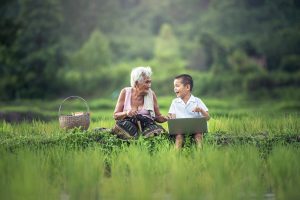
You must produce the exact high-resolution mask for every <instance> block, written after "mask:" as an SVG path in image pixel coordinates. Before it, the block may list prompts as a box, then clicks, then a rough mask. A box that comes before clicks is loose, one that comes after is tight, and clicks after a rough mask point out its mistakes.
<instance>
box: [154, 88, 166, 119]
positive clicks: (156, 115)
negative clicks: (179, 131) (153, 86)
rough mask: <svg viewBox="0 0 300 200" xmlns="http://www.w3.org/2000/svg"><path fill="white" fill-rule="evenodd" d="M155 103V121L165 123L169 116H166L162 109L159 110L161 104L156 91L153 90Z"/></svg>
mask: <svg viewBox="0 0 300 200" xmlns="http://www.w3.org/2000/svg"><path fill="white" fill-rule="evenodd" d="M153 104H154V113H155V121H156V122H159V123H163V122H166V121H167V118H166V117H164V116H163V115H162V114H161V113H160V111H159V106H158V103H157V98H156V95H155V93H154V92H153Z"/></svg>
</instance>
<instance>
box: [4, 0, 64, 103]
mask: <svg viewBox="0 0 300 200" xmlns="http://www.w3.org/2000/svg"><path fill="white" fill-rule="evenodd" d="M19 6H20V12H19V15H18V24H19V25H20V28H19V29H18V31H17V34H16V39H15V42H14V45H13V49H14V59H15V60H16V61H17V62H16V63H14V64H13V65H12V66H10V67H11V68H13V70H12V71H13V72H14V75H15V76H16V78H17V81H16V85H14V86H13V88H11V90H13V91H14V93H13V97H26V98H28V97H38V98H41V97H44V96H46V95H47V94H49V93H55V90H56V89H57V87H59V80H57V79H56V72H57V70H58V68H59V67H60V66H62V64H63V63H62V62H63V59H62V51H61V47H60V46H59V42H60V28H61V27H60V25H61V23H62V20H63V19H62V15H61V8H60V4H59V1H58V0H44V1H36V0H21V1H20V5H19Z"/></svg>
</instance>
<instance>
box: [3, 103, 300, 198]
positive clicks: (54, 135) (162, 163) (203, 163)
mask: <svg viewBox="0 0 300 200" xmlns="http://www.w3.org/2000/svg"><path fill="white" fill-rule="evenodd" d="M171 99H172V98H171V97H165V98H161V99H160V100H159V103H160V105H161V110H162V113H163V114H166V113H167V111H168V103H169V102H170V100H171ZM204 101H205V102H207V103H206V104H207V106H208V107H209V109H210V113H211V116H212V118H211V120H210V121H209V133H208V134H207V135H206V137H205V139H204V141H203V146H204V147H203V149H196V148H195V146H194V145H193V141H192V140H191V139H190V138H188V137H187V138H186V139H185V146H184V148H183V149H182V150H181V151H179V152H178V151H175V150H174V143H173V142H174V141H173V140H171V139H169V138H168V137H167V136H166V135H163V136H160V137H155V138H150V139H144V138H139V139H138V140H135V141H131V142H126V141H122V140H119V139H117V138H116V137H115V136H114V135H112V134H111V133H110V132H109V131H105V132H95V131H93V129H94V128H96V127H107V128H112V127H113V125H114V120H113V119H112V112H113V109H114V108H113V107H114V102H112V101H110V100H93V101H91V106H90V108H91V111H92V120H91V125H90V128H89V130H88V131H80V130H72V131H67V132H66V131H64V130H61V129H60V128H59V123H58V117H57V114H56V111H54V110H56V109H54V108H57V105H56V104H57V103H58V102H59V101H54V102H49V103H44V104H43V103H42V102H39V103H38V105H39V106H40V112H41V113H44V112H43V110H44V108H45V110H46V111H47V112H49V113H50V115H53V118H52V120H51V121H48V122H42V121H32V122H26V121H24V122H20V123H7V122H0V158H1V159H0V198H1V199H186V198H188V199H266V198H268V195H271V196H273V197H274V198H275V199H297V197H299V195H300V192H299V190H298V188H299V186H300V163H299V161H298V160H299V159H298V157H299V153H300V148H299V147H300V146H299V139H300V137H299V135H300V134H299V130H300V125H299V110H298V107H297V104H296V103H295V102H294V101H289V102H268V103H261V102H260V103H259V105H260V106H258V103H257V102H252V103H251V102H250V103H249V102H243V101H238V100H235V101H234V102H232V101H229V100H222V101H220V100H217V99H204ZM2 106H3V108H4V110H9V109H10V108H14V109H15V110H18V109H17V108H18V107H20V108H22V109H21V110H23V111H25V112H26V108H30V103H29V102H25V103H24V104H22V103H20V102H19V103H18V105H17V106H16V105H15V104H13V103H12V104H5V105H4V104H2ZM79 106H81V105H79V104H78V107H77V105H76V104H75V105H73V107H71V109H75V111H77V109H79ZM47 112H46V113H47ZM163 126H164V127H165V128H166V129H167V124H166V123H164V124H163Z"/></svg>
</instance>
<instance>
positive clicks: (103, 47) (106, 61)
mask: <svg viewBox="0 0 300 200" xmlns="http://www.w3.org/2000/svg"><path fill="white" fill-rule="evenodd" d="M110 62H111V60H110V49H109V43H108V40H107V39H106V38H105V36H104V35H103V34H102V33H101V32H100V31H99V30H95V31H94V32H93V33H92V34H91V36H90V38H89V39H88V40H87V41H86V43H84V44H83V46H82V47H81V48H80V49H79V50H78V51H77V52H75V53H74V54H72V55H71V56H70V65H71V70H74V69H75V70H76V69H79V71H81V72H84V71H89V70H93V69H97V68H103V67H107V66H109V65H110Z"/></svg>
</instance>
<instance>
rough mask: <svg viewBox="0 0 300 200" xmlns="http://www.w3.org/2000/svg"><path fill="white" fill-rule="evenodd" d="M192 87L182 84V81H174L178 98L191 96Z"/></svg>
mask: <svg viewBox="0 0 300 200" xmlns="http://www.w3.org/2000/svg"><path fill="white" fill-rule="evenodd" d="M190 88H191V87H190V85H188V84H187V85H183V83H182V82H181V79H175V80H174V92H175V94H176V96H177V97H179V98H181V99H184V98H185V97H186V96H189V95H190V93H191V91H190Z"/></svg>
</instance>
